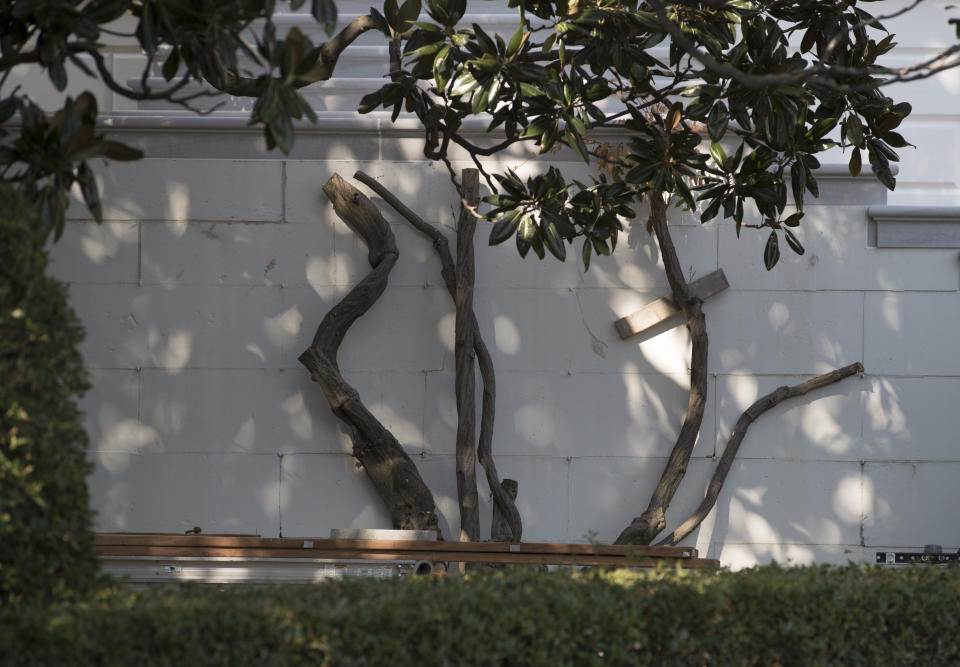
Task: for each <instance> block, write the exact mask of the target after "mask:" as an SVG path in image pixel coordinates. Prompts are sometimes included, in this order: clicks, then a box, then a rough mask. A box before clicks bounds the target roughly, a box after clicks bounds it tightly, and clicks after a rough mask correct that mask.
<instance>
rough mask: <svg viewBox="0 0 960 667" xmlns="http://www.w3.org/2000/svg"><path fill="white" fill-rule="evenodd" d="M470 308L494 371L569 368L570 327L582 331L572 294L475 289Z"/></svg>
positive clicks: (551, 290) (561, 291) (572, 330)
mask: <svg viewBox="0 0 960 667" xmlns="http://www.w3.org/2000/svg"><path fill="white" fill-rule="evenodd" d="M448 299H449V297H448ZM474 304H475V308H474V309H475V312H476V314H477V320H478V322H479V324H480V330H481V332H482V333H483V337H484V340H486V342H487V345H488V346H489V347H490V349H491V354H492V355H493V357H494V364H495V365H496V367H497V368H511V369H512V370H514V371H530V370H534V371H541V370H542V371H557V370H567V369H568V368H569V367H570V364H571V361H572V350H571V345H572V342H573V334H574V332H575V331H576V329H575V327H576V328H581V327H582V326H583V325H582V324H581V322H582V320H581V318H580V317H579V314H578V311H577V301H576V293H575V292H574V291H572V290H569V289H513V290H508V291H504V290H493V289H488V288H478V289H477V290H476V291H475V292H474ZM450 318H451V319H452V318H453V313H452V312H451V314H450ZM610 326H611V328H612V320H611V324H610ZM451 330H452V326H451ZM451 338H452V337H451ZM587 345H588V346H589V345H590V343H589V342H588V343H587Z"/></svg>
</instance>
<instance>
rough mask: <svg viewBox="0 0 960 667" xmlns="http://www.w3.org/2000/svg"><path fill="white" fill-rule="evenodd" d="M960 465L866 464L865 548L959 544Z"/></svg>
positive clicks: (904, 547) (950, 545)
mask: <svg viewBox="0 0 960 667" xmlns="http://www.w3.org/2000/svg"><path fill="white" fill-rule="evenodd" d="M958 474H960V463H958V462H955V461H950V462H943V461H938V462H930V463H920V462H916V463H914V462H909V461H905V462H890V463H872V462H867V463H866V464H865V466H864V471H863V475H864V484H863V487H864V500H865V503H864V504H865V516H864V524H863V540H864V543H865V544H866V545H867V546H873V545H893V546H895V547H897V548H898V549H902V550H913V549H918V550H919V549H922V548H923V545H924V544H940V545H943V546H944V547H945V548H946V547H951V550H952V549H955V548H956V545H960V532H958V530H957V520H956V516H957V515H956V506H957V503H958V502H960V490H958V487H957V482H956V480H957V475H958Z"/></svg>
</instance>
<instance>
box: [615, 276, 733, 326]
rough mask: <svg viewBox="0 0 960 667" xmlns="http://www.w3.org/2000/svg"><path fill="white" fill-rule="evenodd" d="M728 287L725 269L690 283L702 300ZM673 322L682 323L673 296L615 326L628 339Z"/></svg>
mask: <svg viewBox="0 0 960 667" xmlns="http://www.w3.org/2000/svg"><path fill="white" fill-rule="evenodd" d="M728 287H730V283H728V282H727V276H726V275H724V273H723V269H717V270H716V271H714V272H713V273H708V274H707V275H705V276H704V277H703V278H700V279H699V280H694V281H693V282H692V283H690V290H691V291H692V292H693V294H694V295H695V296H698V297H700V298H701V299H707V298H709V297H711V296H713V295H714V294H718V293H719V292H722V291H723V290H725V289H727V288H728ZM672 320H676V322H675V324H674V326H676V325H677V324H679V323H680V309H679V308H677V306H676V304H674V302H673V297H672V296H664V297H661V298H659V299H657V300H656V301H653V302H652V303H648V304H647V305H646V306H644V307H643V308H641V309H640V310H638V311H636V312H635V313H631V314H629V315H627V316H626V317H621V318H620V319H619V320H617V321H616V322H614V323H613V325H614V326H615V327H616V328H617V333H619V334H620V338H623V339H627V338H630V337H631V336H636V335H637V334H639V333H643V332H644V331H646V330H647V329H650V328H652V327H655V326H656V325H658V324H661V323H667V322H670V321H672Z"/></svg>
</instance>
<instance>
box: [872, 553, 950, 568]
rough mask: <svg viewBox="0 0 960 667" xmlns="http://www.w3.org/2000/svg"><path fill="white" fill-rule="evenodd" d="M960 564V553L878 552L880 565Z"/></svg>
mask: <svg viewBox="0 0 960 667" xmlns="http://www.w3.org/2000/svg"><path fill="white" fill-rule="evenodd" d="M957 562H960V553H956V554H945V553H928V552H919V553H917V552H910V551H878V552H877V564H878V565H907V564H912V563H920V564H923V565H946V564H949V563H957Z"/></svg>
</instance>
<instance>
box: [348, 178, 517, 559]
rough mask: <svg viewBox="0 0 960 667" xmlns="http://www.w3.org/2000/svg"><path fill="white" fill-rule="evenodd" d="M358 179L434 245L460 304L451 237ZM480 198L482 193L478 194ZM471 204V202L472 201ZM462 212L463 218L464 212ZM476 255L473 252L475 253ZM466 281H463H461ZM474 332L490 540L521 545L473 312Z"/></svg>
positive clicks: (487, 358)
mask: <svg viewBox="0 0 960 667" xmlns="http://www.w3.org/2000/svg"><path fill="white" fill-rule="evenodd" d="M469 172H474V173H477V172H476V170H474V169H465V170H464V177H463V179H462V180H463V181H464V182H466V181H468V180H470V179H471V178H476V177H470V176H467V174H468V173H469ZM354 178H356V179H357V180H358V181H360V182H361V183H363V184H364V185H366V186H367V187H369V188H370V189H371V190H373V191H374V192H376V193H377V194H378V195H380V196H381V197H382V198H383V200H384V201H385V202H387V203H388V204H389V205H390V206H391V207H392V208H393V209H394V210H395V211H397V213H399V214H400V215H401V216H403V218H404V219H405V220H406V221H407V222H409V223H410V225H411V226H412V227H413V228H414V229H416V230H417V231H419V232H420V233H421V234H423V235H424V236H426V237H427V238H429V239H430V240H431V241H432V242H433V249H434V250H435V251H436V253H437V255H438V257H439V259H440V275H441V277H442V278H443V282H444V285H445V286H446V288H447V292H448V293H449V294H450V298H451V299H453V300H454V303H456V300H457V273H458V269H459V267H458V265H457V264H456V263H454V261H453V256H452V254H451V253H450V243H449V241H448V240H447V237H446V236H444V234H443V233H442V232H441V231H440V230H439V229H437V228H436V227H435V226H433V225H431V224H429V223H428V222H426V221H425V220H423V218H421V217H420V216H418V215H417V214H416V213H414V212H413V211H412V210H411V209H410V207H408V206H406V205H405V204H404V203H403V202H401V201H400V200H399V199H397V197H396V196H394V195H393V193H391V192H390V191H389V190H387V189H386V188H385V187H383V185H381V184H380V183H379V182H377V181H376V180H375V179H373V178H371V177H370V176H369V175H367V174H365V173H364V172H362V171H358V172H356V173H355V174H354ZM477 194H478V195H479V193H477ZM468 203H470V202H468ZM468 212H469V211H466V210H462V211H461V219H462V216H463V214H464V213H468ZM471 253H472V250H471ZM461 282H462V280H461ZM467 324H468V326H469V328H470V329H471V330H472V332H473V333H472V340H473V352H474V354H475V355H476V362H477V367H478V368H479V370H480V379H481V381H482V383H483V396H482V402H481V409H480V439H479V442H478V443H477V461H478V462H479V463H480V466H481V467H482V468H483V471H484V474H485V476H486V479H487V485H488V486H489V488H490V493H491V495H492V497H493V520H492V526H491V531H490V538H491V539H492V540H494V541H497V542H519V541H520V538H521V537H522V536H523V521H522V519H521V517H520V512H519V511H518V510H517V506H516V502H515V501H516V498H517V490H518V487H517V482H516V480H513V479H504V480H502V481H501V480H500V476H499V473H498V472H497V466H496V463H495V462H494V459H493V425H494V419H495V417H496V397H497V384H496V374H495V373H494V368H493V358H492V356H491V355H490V349H489V348H488V347H487V344H486V343H485V342H484V340H483V336H482V335H481V333H480V325H479V324H478V322H477V317H476V313H474V312H473V310H472V309H470V311H469V322H468V323H467Z"/></svg>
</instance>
